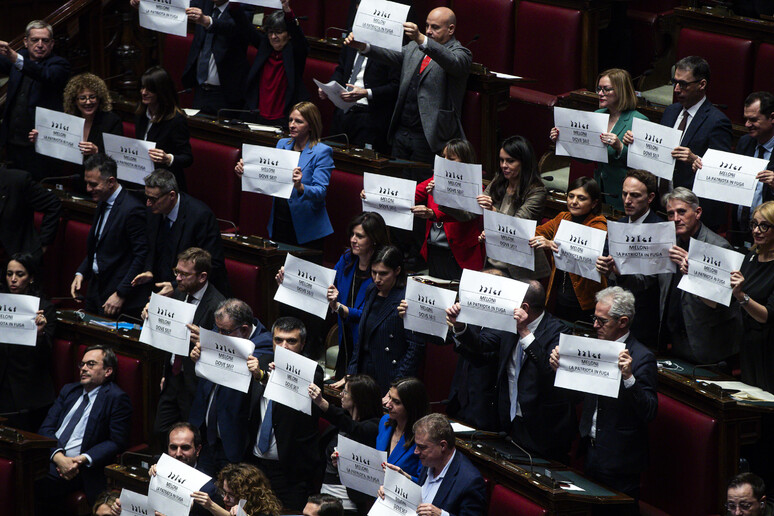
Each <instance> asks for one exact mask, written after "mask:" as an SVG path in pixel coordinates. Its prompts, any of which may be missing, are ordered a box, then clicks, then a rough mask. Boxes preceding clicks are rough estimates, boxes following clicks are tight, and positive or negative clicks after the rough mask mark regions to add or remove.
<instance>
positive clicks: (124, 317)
mask: <svg viewBox="0 0 774 516" xmlns="http://www.w3.org/2000/svg"><path fill="white" fill-rule="evenodd" d="M122 319H123V320H126V321H137V322H138V323H140V326H142V325H143V322H144V321H143V320H142V319H138V318H137V317H132V316H131V315H126V314H121V315H119V316H118V319H116V331H118V323H119V322H121V320H122Z"/></svg>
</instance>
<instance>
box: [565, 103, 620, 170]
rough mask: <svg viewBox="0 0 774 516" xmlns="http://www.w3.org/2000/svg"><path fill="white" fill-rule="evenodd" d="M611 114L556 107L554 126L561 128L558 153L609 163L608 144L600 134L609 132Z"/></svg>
mask: <svg viewBox="0 0 774 516" xmlns="http://www.w3.org/2000/svg"><path fill="white" fill-rule="evenodd" d="M609 119H610V115H608V114H607V113H594V112H591V111H579V110H577V109H567V108H560V107H555V108H554V127H556V128H557V129H559V138H558V139H557V140H556V155H557V156H571V157H573V158H580V159H588V160H591V161H598V162H600V163H607V145H605V144H604V143H602V140H600V138H599V135H600V134H602V133H606V132H607V123H608V120H609Z"/></svg>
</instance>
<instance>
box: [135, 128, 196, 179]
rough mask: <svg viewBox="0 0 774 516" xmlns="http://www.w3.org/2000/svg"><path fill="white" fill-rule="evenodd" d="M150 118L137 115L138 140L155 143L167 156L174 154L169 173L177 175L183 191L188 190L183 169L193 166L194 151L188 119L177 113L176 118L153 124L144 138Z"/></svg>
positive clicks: (136, 130)
mask: <svg viewBox="0 0 774 516" xmlns="http://www.w3.org/2000/svg"><path fill="white" fill-rule="evenodd" d="M148 122H149V120H148V117H147V116H145V113H142V114H140V115H137V116H136V117H135V119H134V127H135V134H136V137H137V139H138V140H142V139H145V140H147V141H149V142H155V143H156V148H157V149H161V150H163V151H164V152H166V153H167V154H172V155H173V156H174V159H173V160H172V166H171V167H168V168H169V171H170V172H172V173H173V174H175V179H177V184H178V186H179V187H180V189H181V191H185V190H186V186H185V184H186V183H185V174H184V173H183V169H186V168H188V167H190V166H191V165H193V151H192V150H191V141H190V138H191V136H190V134H189V132H188V119H187V117H186V116H185V115H184V114H183V113H176V114H175V116H174V118H170V119H169V120H164V121H162V122H159V123H157V124H153V125H152V126H151V128H150V131H148V137H147V138H144V136H145V131H147V130H148Z"/></svg>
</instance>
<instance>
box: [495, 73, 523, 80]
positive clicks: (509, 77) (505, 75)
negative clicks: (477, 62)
mask: <svg viewBox="0 0 774 516" xmlns="http://www.w3.org/2000/svg"><path fill="white" fill-rule="evenodd" d="M492 74H493V75H494V76H495V77H498V78H500V79H521V77H520V76H518V75H511V74H507V73H502V72H492Z"/></svg>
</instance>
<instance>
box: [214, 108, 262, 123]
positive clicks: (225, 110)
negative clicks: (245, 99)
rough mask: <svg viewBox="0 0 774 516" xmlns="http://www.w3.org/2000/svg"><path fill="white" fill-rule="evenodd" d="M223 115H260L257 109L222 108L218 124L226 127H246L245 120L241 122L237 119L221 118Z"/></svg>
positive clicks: (219, 111)
mask: <svg viewBox="0 0 774 516" xmlns="http://www.w3.org/2000/svg"><path fill="white" fill-rule="evenodd" d="M221 113H247V114H248V115H255V114H257V113H258V110H257V109H229V108H220V109H219V110H218V123H219V124H225V125H244V124H245V122H244V120H239V119H237V118H223V117H222V116H221Z"/></svg>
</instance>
